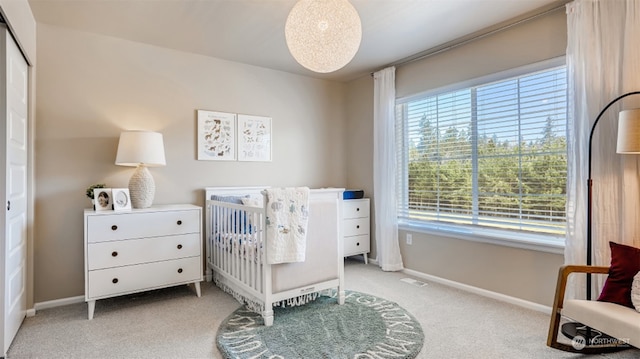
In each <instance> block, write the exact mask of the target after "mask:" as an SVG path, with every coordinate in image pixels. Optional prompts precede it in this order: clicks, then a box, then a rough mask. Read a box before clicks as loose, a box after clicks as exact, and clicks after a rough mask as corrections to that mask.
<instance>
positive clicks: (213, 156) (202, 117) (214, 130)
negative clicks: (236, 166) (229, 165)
mask: <svg viewBox="0 0 640 359" xmlns="http://www.w3.org/2000/svg"><path fill="white" fill-rule="evenodd" d="M197 111H198V160H208V161H234V160H235V159H236V142H235V141H236V114H234V113H226V112H214V111H205V110H197Z"/></svg>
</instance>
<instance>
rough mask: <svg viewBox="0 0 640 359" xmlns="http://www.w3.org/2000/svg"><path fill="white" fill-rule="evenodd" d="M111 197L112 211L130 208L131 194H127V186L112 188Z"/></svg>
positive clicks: (128, 209)
mask: <svg viewBox="0 0 640 359" xmlns="http://www.w3.org/2000/svg"><path fill="white" fill-rule="evenodd" d="M111 197H113V210H114V211H130V210H131V196H129V189H128V188H114V189H112V190H111Z"/></svg>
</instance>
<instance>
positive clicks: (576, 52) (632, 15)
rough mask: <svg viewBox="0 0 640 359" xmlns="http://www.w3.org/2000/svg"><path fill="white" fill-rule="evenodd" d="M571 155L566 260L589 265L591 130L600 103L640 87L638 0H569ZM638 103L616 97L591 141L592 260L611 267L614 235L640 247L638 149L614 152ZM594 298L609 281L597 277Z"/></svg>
mask: <svg viewBox="0 0 640 359" xmlns="http://www.w3.org/2000/svg"><path fill="white" fill-rule="evenodd" d="M567 31H568V38H567V68H568V73H569V96H570V99H571V101H570V103H571V108H570V111H569V132H570V135H569V142H568V147H569V157H568V162H569V163H568V175H567V176H568V185H567V240H566V247H565V263H566V264H585V263H586V258H587V253H586V250H587V248H586V233H587V178H588V153H589V133H590V131H591V127H592V125H593V123H594V121H595V119H596V117H597V116H598V114H599V113H600V111H602V109H603V108H604V107H605V106H606V105H607V104H608V103H609V102H611V101H612V100H614V99H615V98H617V97H618V96H620V95H622V94H625V93H627V92H631V91H638V90H640V69H639V66H640V46H639V45H638V44H640V1H637V0H576V1H574V2H572V3H570V4H568V5H567ZM636 107H640V95H632V96H628V97H626V98H625V99H624V100H621V101H618V102H616V104H614V105H612V106H611V107H610V108H609V109H608V110H607V111H606V112H605V113H604V114H603V116H602V118H601V119H600V121H599V122H598V125H597V126H596V128H595V132H594V136H593V141H592V146H591V147H592V158H591V166H592V167H591V172H592V173H591V178H592V179H593V201H592V247H593V262H592V264H593V265H605V266H606V265H609V264H610V260H611V259H610V258H611V257H610V249H609V241H613V242H617V243H622V244H627V245H633V246H636V247H638V246H640V239H639V235H640V195H639V193H640V191H639V188H640V182H639V176H638V168H639V166H638V159H639V158H640V157H639V156H637V155H620V154H617V153H616V136H617V127H618V121H617V117H618V112H619V111H620V110H622V109H628V108H636ZM573 277H575V278H573V282H572V283H571V285H570V286H569V288H568V292H567V295H568V296H569V297H574V298H584V297H585V293H586V288H585V280H584V276H573ZM593 283H594V285H593V287H592V298H597V296H598V294H599V293H600V291H601V289H602V285H603V284H604V278H602V276H594V282H593Z"/></svg>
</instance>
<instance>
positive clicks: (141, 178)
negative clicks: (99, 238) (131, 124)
mask: <svg viewBox="0 0 640 359" xmlns="http://www.w3.org/2000/svg"><path fill="white" fill-rule="evenodd" d="M116 165H119V166H132V167H136V171H135V172H134V173H133V175H132V176H131V179H129V192H130V195H131V205H132V206H133V208H148V207H151V204H152V203H153V197H154V196H155V193H156V185H155V182H154V181H153V176H151V172H149V169H148V168H147V167H157V166H164V165H166V161H165V157H164V142H163V140H162V134H161V133H158V132H150V131H124V132H122V133H121V134H120V141H119V142H118V153H117V155H116Z"/></svg>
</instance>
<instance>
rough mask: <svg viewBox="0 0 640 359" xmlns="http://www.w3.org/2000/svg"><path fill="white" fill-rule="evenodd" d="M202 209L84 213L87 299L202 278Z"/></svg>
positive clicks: (182, 207)
mask: <svg viewBox="0 0 640 359" xmlns="http://www.w3.org/2000/svg"><path fill="white" fill-rule="evenodd" d="M201 221H202V208H201V207H198V206H193V205H168V206H154V207H151V208H146V209H134V210H132V211H130V212H113V211H109V212H96V211H93V210H85V211H84V269H85V280H84V283H85V301H86V302H87V303H88V305H89V319H92V318H93V313H94V311H95V304H96V300H98V299H104V298H109V297H114V296H118V295H125V294H131V293H136V292H141V291H146V290H151V289H158V288H164V287H170V286H175V285H181V284H191V283H194V285H195V289H196V293H197V295H198V297H199V296H200V282H201V281H202V273H203V271H202V234H201V228H202V223H201Z"/></svg>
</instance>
